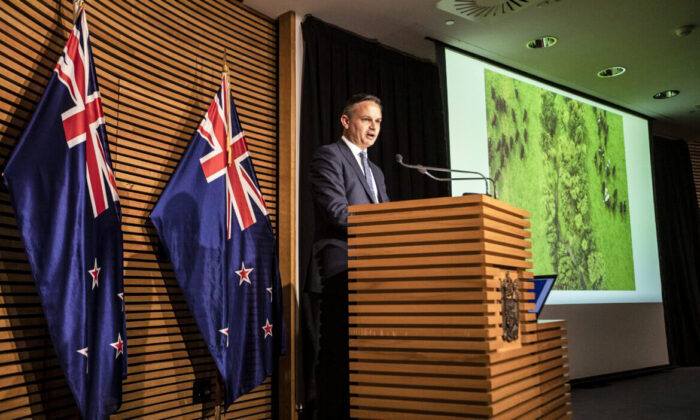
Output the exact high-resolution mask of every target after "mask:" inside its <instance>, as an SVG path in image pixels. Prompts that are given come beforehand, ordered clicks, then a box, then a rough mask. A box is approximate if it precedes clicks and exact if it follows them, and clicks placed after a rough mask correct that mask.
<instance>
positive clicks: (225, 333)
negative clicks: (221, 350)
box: [219, 327, 228, 348]
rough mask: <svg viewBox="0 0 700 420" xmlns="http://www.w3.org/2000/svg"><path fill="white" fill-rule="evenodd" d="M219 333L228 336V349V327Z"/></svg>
mask: <svg viewBox="0 0 700 420" xmlns="http://www.w3.org/2000/svg"><path fill="white" fill-rule="evenodd" d="M219 332H220V333H221V334H223V335H225V336H226V347H227V348H228V327H226V328H222V329H220V330H219Z"/></svg>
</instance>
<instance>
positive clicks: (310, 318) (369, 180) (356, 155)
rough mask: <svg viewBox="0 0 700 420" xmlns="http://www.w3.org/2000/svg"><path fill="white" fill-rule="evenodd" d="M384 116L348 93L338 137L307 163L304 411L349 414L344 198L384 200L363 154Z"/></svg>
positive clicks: (321, 415) (374, 169)
mask: <svg viewBox="0 0 700 420" xmlns="http://www.w3.org/2000/svg"><path fill="white" fill-rule="evenodd" d="M381 122H382V109H381V101H380V100H379V98H377V97H376V96H372V95H367V94H358V95H354V96H352V97H351V98H350V99H349V100H348V101H347V103H346V105H345V108H344V109H343V114H342V116H341V117H340V123H341V124H342V125H343V136H342V138H341V139H340V140H338V141H337V142H335V143H332V144H328V145H325V146H322V147H320V148H319V149H318V150H317V151H316V153H315V154H314V156H313V159H312V162H311V177H310V178H311V193H312V196H313V200H314V217H315V226H316V229H315V231H314V245H313V249H312V251H311V253H312V261H311V263H310V264H309V270H308V272H307V277H306V283H305V286H304V290H303V292H304V294H303V304H302V322H303V332H302V335H303V343H304V351H303V352H304V376H305V378H304V379H305V385H306V386H305V390H306V398H305V400H306V408H305V409H304V417H305V418H314V419H343V418H347V417H348V416H349V412H348V410H349V389H348V322H347V320H348V310H347V309H348V308H347V306H348V284H347V280H348V277H347V270H348V265H347V248H348V246H347V216H348V205H351V204H368V203H380V202H386V201H389V197H388V196H387V193H386V185H385V183H384V174H383V173H382V171H381V169H379V167H378V166H376V165H375V164H373V163H372V162H370V161H369V159H368V158H367V148H369V147H371V146H372V145H373V144H374V142H375V141H376V140H377V138H378V136H379V131H380V127H381Z"/></svg>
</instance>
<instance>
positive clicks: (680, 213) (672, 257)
mask: <svg viewBox="0 0 700 420" xmlns="http://www.w3.org/2000/svg"><path fill="white" fill-rule="evenodd" d="M652 145H653V148H652V154H653V163H654V165H653V168H654V170H653V172H654V196H655V201H656V225H657V233H658V241H659V259H660V264H661V290H662V293H663V299H664V314H665V317H666V336H667V338H668V351H669V359H670V362H671V364H673V365H678V366H700V224H699V223H698V212H697V210H698V209H697V201H696V198H695V186H694V184H693V174H692V168H691V166H690V154H689V153H688V145H687V144H686V143H685V142H684V141H682V140H668V139H663V138H654V139H653V141H652Z"/></svg>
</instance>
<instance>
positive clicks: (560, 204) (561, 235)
mask: <svg viewBox="0 0 700 420" xmlns="http://www.w3.org/2000/svg"><path fill="white" fill-rule="evenodd" d="M484 71H485V74H484V77H485V81H486V83H485V85H486V114H487V119H488V120H487V135H488V150H489V171H490V174H491V177H492V178H494V179H495V181H496V186H497V188H498V193H499V198H500V199H501V200H503V201H505V202H507V203H510V204H513V205H515V206H518V207H520V208H523V209H525V210H528V211H529V212H530V216H531V217H530V222H531V224H532V228H531V233H532V254H533V265H534V267H533V269H534V272H535V274H552V273H556V274H559V278H558V280H557V283H556V286H555V288H557V289H560V290H635V281H634V266H633V261H632V241H631V234H630V220H629V207H628V205H629V200H628V195H627V178H626V173H627V171H626V168H625V145H624V137H623V127H622V116H621V115H618V114H615V113H612V112H609V111H605V110H603V109H600V108H596V107H594V106H592V105H588V104H585V103H582V102H579V101H577V100H575V99H571V98H569V97H566V96H563V95H559V94H556V93H553V92H551V91H548V90H545V89H543V88H540V87H537V86H534V85H531V84H529V83H526V82H523V81H520V80H516V79H513V78H511V77H508V76H505V75H503V74H500V73H496V72H494V71H491V70H484Z"/></svg>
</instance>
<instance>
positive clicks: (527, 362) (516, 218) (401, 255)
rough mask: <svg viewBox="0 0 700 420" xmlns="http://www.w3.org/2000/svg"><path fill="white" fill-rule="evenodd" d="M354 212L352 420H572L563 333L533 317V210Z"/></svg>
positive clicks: (421, 206)
mask: <svg viewBox="0 0 700 420" xmlns="http://www.w3.org/2000/svg"><path fill="white" fill-rule="evenodd" d="M348 211H349V217H348V225H349V227H348V245H349V249H348V256H349V257H350V258H349V267H350V272H349V276H348V277H349V279H350V280H349V285H348V288H349V317H350V319H349V323H350V330H349V336H350V416H351V417H352V418H385V419H408V418H415V419H451V418H502V419H513V418H517V417H522V418H562V417H563V418H570V417H571V409H570V403H569V393H568V391H569V385H568V384H567V381H568V362H567V349H566V338H565V332H566V331H565V329H566V326H565V323H564V322H563V321H556V322H540V323H538V322H537V320H536V319H535V315H534V314H532V313H528V310H529V309H532V308H533V307H534V304H532V303H527V301H528V299H532V298H533V293H532V292H531V291H530V290H531V289H532V282H529V281H527V279H531V278H532V273H531V272H528V271H527V269H529V268H531V267H532V263H531V262H529V261H527V259H528V258H530V257H531V253H530V252H529V251H528V248H530V242H529V241H528V240H527V238H529V237H530V233H529V232H528V231H527V230H526V228H528V227H529V226H530V222H529V221H528V220H527V218H528V217H529V214H528V213H527V212H526V211H524V210H520V209H518V208H516V207H513V206H511V205H508V204H505V203H503V202H501V201H498V200H496V199H493V198H491V197H488V196H484V195H471V196H464V197H448V198H436V199H425V200H411V201H400V202H392V203H382V204H369V205H358V206H350V207H349V210H348ZM509 286H510V287H509ZM513 286H514V287H515V289H513ZM514 290H515V291H517V293H515V294H514V293H513V291H514ZM504 308H505V310H504ZM504 331H505V334H504ZM504 336H505V337H504Z"/></svg>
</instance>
